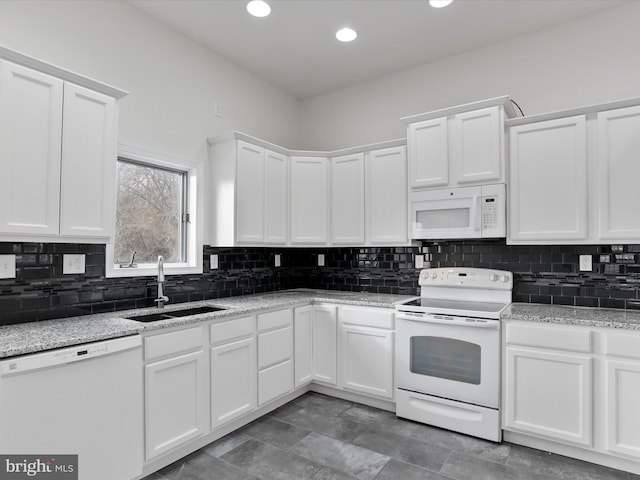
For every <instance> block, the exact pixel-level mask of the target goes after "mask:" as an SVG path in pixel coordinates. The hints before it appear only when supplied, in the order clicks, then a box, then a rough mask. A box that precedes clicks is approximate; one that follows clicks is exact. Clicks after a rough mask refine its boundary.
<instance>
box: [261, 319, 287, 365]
mask: <svg viewBox="0 0 640 480" xmlns="http://www.w3.org/2000/svg"><path fill="white" fill-rule="evenodd" d="M292 357H293V329H292V328H291V327H287V328H281V329H280V330H274V331H272V332H267V333H261V334H260V335H258V368H265V367H268V366H269V365H274V364H276V363H280V362H283V361H285V360H289V359H291V358H292Z"/></svg>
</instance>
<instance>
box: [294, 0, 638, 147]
mask: <svg viewBox="0 0 640 480" xmlns="http://www.w3.org/2000/svg"><path fill="white" fill-rule="evenodd" d="M639 48H640V2H631V3H630V4H627V5H624V6H622V7H619V8H616V9H612V10H609V11H606V12H605V13H601V14H596V15H592V16H589V17H584V18H582V19H579V20H576V21H573V22H570V23H566V24H564V25H562V26H559V27H555V28H551V29H548V30H545V31H542V32H539V33H535V34H530V35H526V36H522V37H519V38H517V39H514V40H511V41H508V42H503V43H500V44H496V45H493V46H490V47H486V48H482V49H478V50H475V51H472V52H469V53H466V54H463V55H459V56H455V57H450V58H448V59H444V60H441V61H437V62H434V63H431V64H426V65H423V66H420V67H417V68H413V69H410V70H404V71H401V72H398V73H396V74H393V75H389V76H386V77H382V78H380V79H377V80H374V81H370V82H366V83H363V84H360V85H357V86H354V87H350V88H346V89H343V90H340V91H337V92H333V93H330V94H327V95H322V96H318V97H315V98H312V99H308V100H306V101H303V102H302V121H303V125H302V140H301V142H302V144H303V145H304V146H305V148H308V149H337V148H345V147H349V146H355V145H363V144H368V143H374V142H379V141H383V140H390V139H395V138H402V137H405V136H406V130H405V126H404V125H403V124H402V123H401V122H400V121H399V119H400V118H401V117H403V116H408V115H413V114H417V113H423V112H429V111H432V110H437V109H439V108H444V107H450V106H454V105H459V104H463V103H468V102H473V101H476V100H482V99H485V98H491V97H496V96H500V95H505V94H506V95H510V96H511V98H513V99H514V100H515V101H516V102H518V104H519V105H520V106H521V107H522V109H523V110H524V112H525V114H527V115H532V114H536V113H544V112H551V111H556V110H564V109H567V108H574V107H580V106H584V105H591V104H596V103H600V102H607V101H612V100H619V99H623V98H630V97H638V96H640V50H639Z"/></svg>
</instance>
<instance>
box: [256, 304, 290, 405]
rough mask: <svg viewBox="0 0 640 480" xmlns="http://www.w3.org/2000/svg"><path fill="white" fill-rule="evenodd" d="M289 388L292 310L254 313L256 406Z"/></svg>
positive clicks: (288, 390) (278, 395) (287, 391)
mask: <svg viewBox="0 0 640 480" xmlns="http://www.w3.org/2000/svg"><path fill="white" fill-rule="evenodd" d="M291 391H293V312H292V310H291V309H290V308H288V309H285V310H278V311H275V312H269V313H263V314H260V315H258V405H263V404H264V403H266V402H269V401H270V400H273V399H275V398H277V397H280V396H282V395H285V394H287V393H289V392H291Z"/></svg>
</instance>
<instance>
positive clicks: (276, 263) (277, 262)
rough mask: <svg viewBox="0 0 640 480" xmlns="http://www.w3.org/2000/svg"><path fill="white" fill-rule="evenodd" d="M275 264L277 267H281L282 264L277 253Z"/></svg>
mask: <svg viewBox="0 0 640 480" xmlns="http://www.w3.org/2000/svg"><path fill="white" fill-rule="evenodd" d="M273 263H274V266H276V267H279V266H280V265H281V263H280V254H279V253H276V254H275V255H274V259H273Z"/></svg>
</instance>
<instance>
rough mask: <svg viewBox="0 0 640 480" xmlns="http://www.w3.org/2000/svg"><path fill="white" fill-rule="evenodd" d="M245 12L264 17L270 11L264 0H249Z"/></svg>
mask: <svg viewBox="0 0 640 480" xmlns="http://www.w3.org/2000/svg"><path fill="white" fill-rule="evenodd" d="M247 12H249V13H250V14H251V15H253V16H254V17H266V16H267V15H269V14H270V13H271V7H270V6H269V4H268V3H267V2H265V1H264V0H251V1H250V2H249V3H247Z"/></svg>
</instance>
